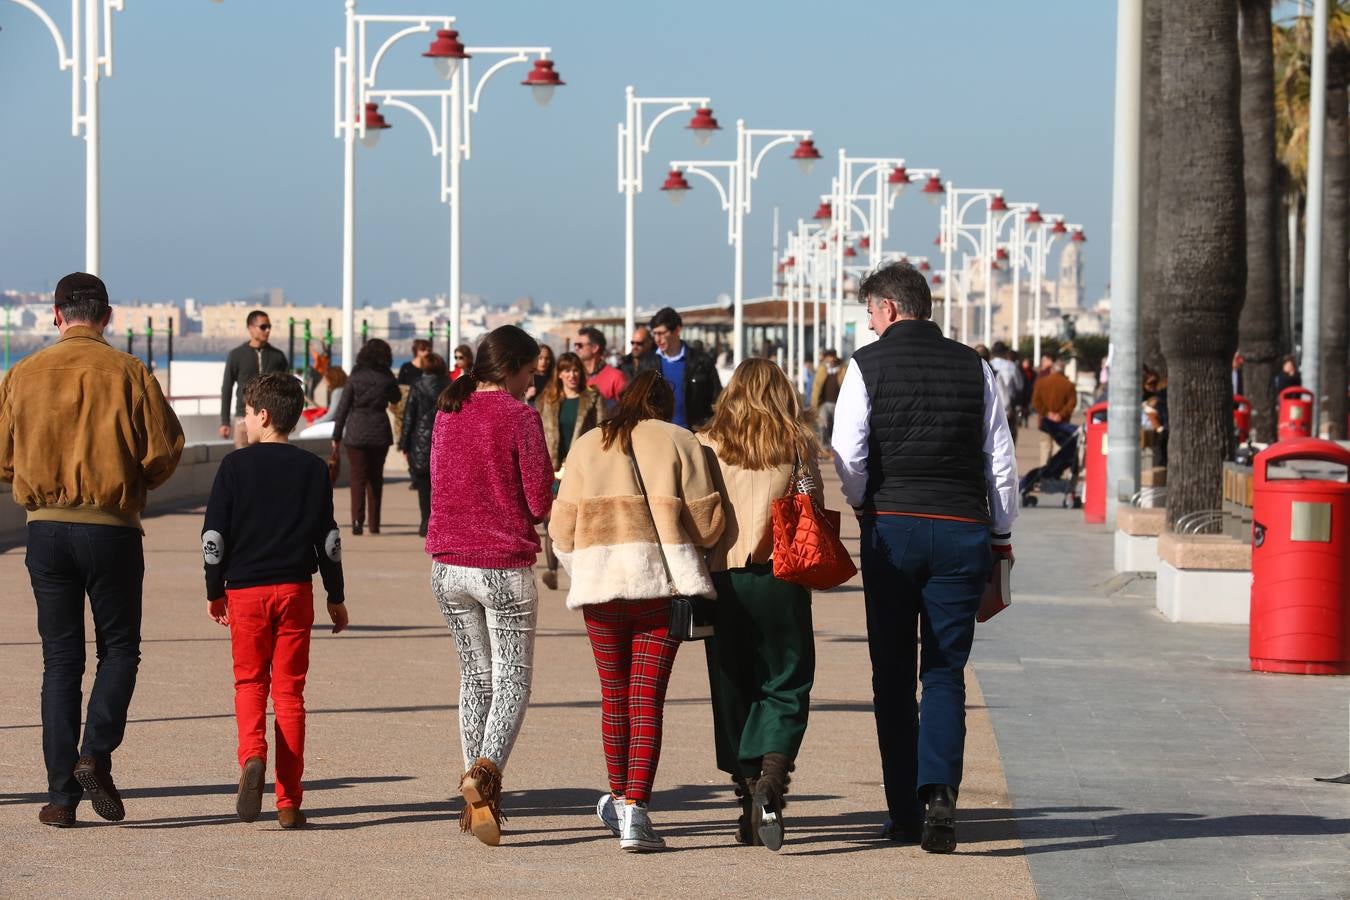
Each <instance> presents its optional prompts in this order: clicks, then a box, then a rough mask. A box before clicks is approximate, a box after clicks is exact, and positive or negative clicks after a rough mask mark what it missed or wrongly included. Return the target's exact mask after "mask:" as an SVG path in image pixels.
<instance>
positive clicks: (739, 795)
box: [731, 775, 759, 847]
mask: <svg viewBox="0 0 1350 900" xmlns="http://www.w3.org/2000/svg"><path fill="white" fill-rule="evenodd" d="M731 780H732V781H733V782H735V784H736V800H737V802H738V803H739V804H740V806H741V815H740V818H738V819H737V820H736V843H738V844H743V845H745V846H747V847H753V846H755V845H757V844H758V843H759V832H758V830H757V829H756V828H755V825H754V811H753V809H752V805H753V803H754V801H753V799H752V797H753V795H754V792H755V779H753V778H744V777H742V776H740V775H734V776H732V779H731Z"/></svg>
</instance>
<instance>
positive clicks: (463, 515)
mask: <svg viewBox="0 0 1350 900" xmlns="http://www.w3.org/2000/svg"><path fill="white" fill-rule="evenodd" d="M538 356H539V345H538V344H537V343H535V340H534V338H532V337H530V336H529V335H528V334H526V333H525V332H524V331H521V330H520V329H519V328H517V327H516V326H514V325H503V326H501V327H500V328H497V329H495V330H494V331H492V332H491V333H489V334H488V336H487V337H486V338H484V339H483V343H482V344H480V345H479V349H478V359H477V361H476V362H475V363H474V367H473V369H471V370H469V371H468V372H466V373H465V374H464V375H463V376H462V377H461V378H460V379H459V380H458V381H456V382H454V383H453V384H452V385H451V386H450V387H449V388H447V389H446V391H445V393H444V394H442V395H441V400H440V411H439V412H438V413H437V415H436V426H435V430H434V432H433V435H432V445H431V484H432V489H431V526H430V528H429V529H428V532H427V541H426V551H427V553H428V554H430V555H431V557H432V559H433V560H434V562H433V563H432V566H431V586H432V590H433V592H434V593H435V596H436V603H437V604H438V605H439V606H440V608H441V614H442V615H443V616H445V621H446V624H447V625H449V627H450V630H451V632H452V633H453V634H454V636H455V648H456V650H457V652H458V654H459V677H460V682H459V737H460V749H461V750H462V751H463V755H464V769H465V771H464V775H463V777H462V778H461V779H460V793H461V794H462V795H463V796H464V810H463V812H462V814H461V815H460V820H459V823H460V829H461V830H462V831H465V832H472V833H473V835H474V836H475V837H477V838H478V839H479V840H480V841H482V842H483V843H485V844H489V845H496V844H497V843H499V842H500V841H501V819H502V814H501V791H502V773H503V771H504V770H505V768H506V762H507V759H508V757H510V755H511V748H512V747H513V746H514V745H515V742H516V736H517V735H519V734H520V726H521V723H522V722H523V721H524V719H525V708H526V706H528V704H529V702H530V684H531V681H532V677H533V673H534V668H533V666H534V630H535V623H536V621H537V619H538V615H539V593H538V589H537V588H536V587H535V584H534V563H535V559H536V558H537V557H538V555H539V536H538V534H537V533H536V531H535V526H536V525H538V524H539V523H540V522H542V521H544V519H545V517H547V516H548V513H549V507H550V506H551V504H552V502H553V467H552V465H550V464H549V459H548V449H547V447H546V446H545V445H544V432H543V426H542V425H540V422H539V416H538V415H537V414H536V413H535V411H534V410H533V409H531V408H530V407H529V406H527V405H526V404H525V402H524V401H523V399H522V398H523V397H524V395H525V388H526V387H527V386H528V385H529V383H530V379H531V378H532V377H533V374H534V365H535V360H536V359H537V358H538Z"/></svg>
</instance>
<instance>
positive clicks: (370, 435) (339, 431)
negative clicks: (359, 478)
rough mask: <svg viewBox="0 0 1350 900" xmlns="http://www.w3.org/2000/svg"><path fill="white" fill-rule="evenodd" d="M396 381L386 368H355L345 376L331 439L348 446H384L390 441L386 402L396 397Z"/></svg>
mask: <svg viewBox="0 0 1350 900" xmlns="http://www.w3.org/2000/svg"><path fill="white" fill-rule="evenodd" d="M400 396H401V395H400V394H399V390H398V382H397V381H395V380H394V375H393V373H392V372H390V371H389V370H388V369H361V368H358V369H357V370H356V371H355V372H353V373H352V377H351V378H348V379H347V389H346V390H344V391H343V392H342V399H341V400H340V401H338V410H337V418H336V419H334V420H333V440H335V441H345V443H346V444H347V446H349V447H388V446H389V445H390V444H392V443H393V442H394V430H393V429H392V428H390V427H389V404H391V403H397V402H398V401H399V398H400Z"/></svg>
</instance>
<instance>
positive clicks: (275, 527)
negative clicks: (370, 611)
mask: <svg viewBox="0 0 1350 900" xmlns="http://www.w3.org/2000/svg"><path fill="white" fill-rule="evenodd" d="M202 558H203V559H204V560H205V563H206V598H207V599H208V600H214V599H216V598H218V597H223V596H225V590H226V589H227V588H228V589H231V590H234V589H237V588H248V587H259V586H261V585H267V584H299V583H305V582H309V581H310V580H311V579H312V578H313V576H314V572H315V571H316V570H317V571H319V572H320V573H322V575H323V586H324V588H325V589H326V590H327V591H328V602H329V603H341V602H343V599H344V597H343V584H342V540H341V534H340V532H339V531H338V527H337V523H336V522H335V521H334V519H333V488H332V486H331V485H330V484H329V481H328V466H327V464H325V463H324V461H323V460H322V459H320V458H319V457H317V456H315V455H314V454H313V453H310V452H308V451H305V450H301V449H299V448H298V447H292V446H291V445H290V444H254V445H252V446H250V447H244V448H243V449H241V450H235V451H234V452H233V453H230V454H229V455H227V456H226V457H225V458H224V459H222V460H221V461H220V469H219V470H218V471H217V472H216V480H215V483H214V484H213V485H212V486H211V499H210V501H208V502H207V504H206V523H205V524H204V525H203V526H202Z"/></svg>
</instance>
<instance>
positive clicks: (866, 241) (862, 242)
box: [858, 235, 872, 250]
mask: <svg viewBox="0 0 1350 900" xmlns="http://www.w3.org/2000/svg"><path fill="white" fill-rule="evenodd" d="M858 246H859V247H861V248H863V249H864V250H866V249H868V248H869V247H871V246H872V239H871V238H870V237H868V236H867V235H863V236H862V237H861V238H859V239H858Z"/></svg>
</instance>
